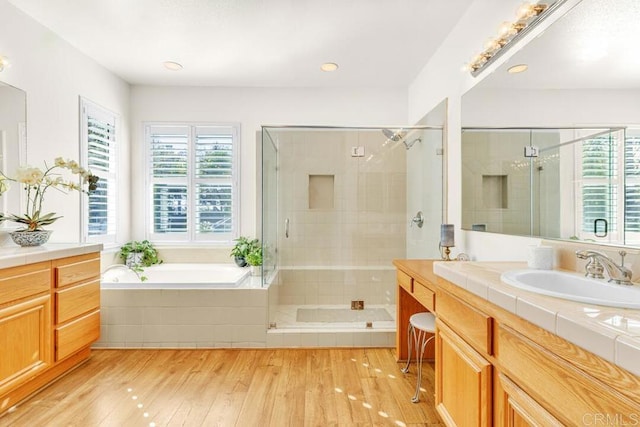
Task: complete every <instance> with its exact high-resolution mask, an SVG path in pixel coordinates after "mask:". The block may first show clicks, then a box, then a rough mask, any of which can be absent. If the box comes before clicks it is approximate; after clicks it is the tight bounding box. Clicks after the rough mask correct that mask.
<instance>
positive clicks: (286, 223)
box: [284, 218, 289, 239]
mask: <svg viewBox="0 0 640 427" xmlns="http://www.w3.org/2000/svg"><path fill="white" fill-rule="evenodd" d="M284 237H285V238H286V239H288V238H289V218H287V219H285V220H284Z"/></svg>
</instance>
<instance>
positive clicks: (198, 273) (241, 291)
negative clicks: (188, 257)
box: [94, 263, 268, 348]
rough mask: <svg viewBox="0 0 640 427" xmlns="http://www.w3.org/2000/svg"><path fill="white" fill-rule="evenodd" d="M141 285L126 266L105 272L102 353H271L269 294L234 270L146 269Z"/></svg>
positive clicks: (210, 267)
mask: <svg viewBox="0 0 640 427" xmlns="http://www.w3.org/2000/svg"><path fill="white" fill-rule="evenodd" d="M142 274H143V275H145V276H147V277H148V280H146V281H144V282H140V280H139V279H138V277H137V275H136V274H135V273H134V272H132V271H131V270H128V269H127V268H126V267H125V266H123V265H119V266H111V267H108V268H107V269H106V270H105V271H104V272H103V275H102V276H103V277H102V281H101V289H100V298H101V300H100V310H101V316H100V339H99V340H98V342H96V343H95V344H94V347H102V348H213V347H224V348H232V347H265V345H266V339H267V318H268V314H267V307H268V303H267V298H268V288H266V287H262V286H261V283H260V282H261V281H260V278H259V277H253V276H251V273H250V269H249V268H240V267H237V266H236V265H234V264H173V263H166V264H160V265H156V266H151V267H148V268H145V269H144V271H143V273H142Z"/></svg>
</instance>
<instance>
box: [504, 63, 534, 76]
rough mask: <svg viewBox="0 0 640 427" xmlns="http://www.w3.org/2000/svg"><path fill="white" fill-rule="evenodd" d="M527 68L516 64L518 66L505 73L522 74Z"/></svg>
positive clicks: (525, 65) (524, 65)
mask: <svg viewBox="0 0 640 427" xmlns="http://www.w3.org/2000/svg"><path fill="white" fill-rule="evenodd" d="M528 68H529V66H528V65H527V64H518V65H514V66H513V67H509V69H508V70H507V71H508V72H509V73H510V74H518V73H523V72H525V71H527V69H528Z"/></svg>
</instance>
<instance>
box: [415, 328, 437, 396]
mask: <svg viewBox="0 0 640 427" xmlns="http://www.w3.org/2000/svg"><path fill="white" fill-rule="evenodd" d="M433 338H435V336H431V337H429V338H428V339H427V333H426V332H425V331H422V330H421V331H420V333H419V342H420V355H418V346H417V345H416V358H417V363H418V379H417V381H416V394H414V395H413V398H411V401H412V402H413V403H418V402H419V401H420V383H422V358H423V357H424V350H425V348H427V344H429V341H431V340H432V339H433Z"/></svg>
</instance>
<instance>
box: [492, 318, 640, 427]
mask: <svg viewBox="0 0 640 427" xmlns="http://www.w3.org/2000/svg"><path fill="white" fill-rule="evenodd" d="M497 333H498V339H497V345H496V357H497V360H498V361H499V364H500V366H501V367H502V368H503V370H505V371H506V373H507V375H508V376H509V377H510V378H511V379H512V380H513V381H514V382H515V383H517V384H518V385H519V386H520V388H522V389H523V390H524V391H525V392H526V393H527V394H528V395H529V396H531V397H532V398H533V399H534V400H535V401H536V402H538V403H539V404H540V405H541V406H542V407H543V408H545V410H547V411H548V412H550V413H551V414H553V416H555V417H556V418H557V419H558V420H560V421H561V422H562V423H563V424H565V425H576V424H583V423H587V422H588V423H589V424H591V425H595V424H596V423H597V420H598V418H595V420H594V416H597V415H598V414H605V415H609V414H617V416H618V418H616V420H617V421H616V423H615V424H616V425H630V424H633V423H634V422H635V421H637V419H636V415H635V414H640V403H638V402H633V401H631V400H630V399H628V398H626V397H625V396H622V395H621V394H620V393H619V392H618V390H616V389H614V388H613V387H609V386H607V385H605V384H603V383H601V382H599V381H597V380H595V379H593V378H592V377H589V376H588V375H586V374H585V373H584V372H582V371H580V370H579V369H577V368H575V367H574V366H572V365H570V364H569V363H567V362H566V361H564V360H563V359H561V358H560V357H558V356H556V355H555V354H553V353H551V352H549V351H547V350H546V349H544V348H542V347H540V346H539V345H537V344H536V343H534V342H533V341H531V340H529V339H528V338H525V337H524V336H522V335H520V334H519V333H517V332H516V331H514V330H512V329H511V328H509V327H506V326H503V325H499V327H498V332H497Z"/></svg>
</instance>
